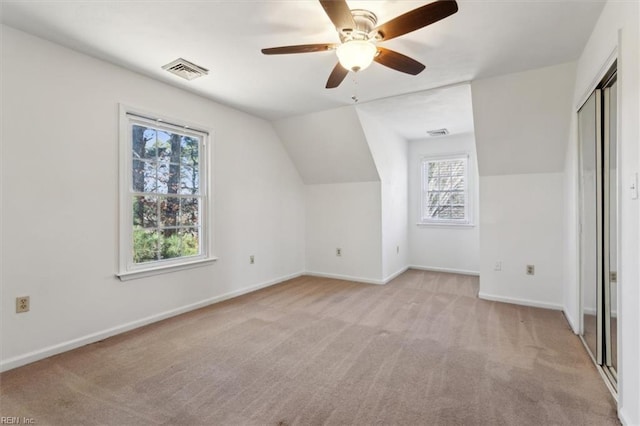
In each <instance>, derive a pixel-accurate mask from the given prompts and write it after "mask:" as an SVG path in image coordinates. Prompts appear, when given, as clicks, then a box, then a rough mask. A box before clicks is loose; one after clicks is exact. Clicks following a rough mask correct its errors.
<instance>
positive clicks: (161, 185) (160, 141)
mask: <svg viewBox="0 0 640 426" xmlns="http://www.w3.org/2000/svg"><path fill="white" fill-rule="evenodd" d="M206 137H207V134H206V133H203V132H198V131H193V130H190V129H188V128H186V127H180V126H176V125H170V124H166V123H165V122H162V121H160V120H151V119H145V118H140V117H138V116H135V115H131V114H127V115H126V130H125V136H124V139H125V144H126V146H124V147H123V148H124V149H126V152H127V155H126V159H125V160H123V161H122V165H123V166H124V168H125V172H126V177H125V178H124V179H125V185H123V187H121V190H122V189H124V194H121V196H122V197H121V200H122V202H123V205H124V208H123V207H121V221H122V223H121V226H122V227H123V230H124V231H125V232H121V238H123V239H124V240H125V241H121V251H122V252H123V253H122V254H121V267H120V269H121V273H122V272H125V273H126V272H132V271H136V270H141V269H153V268H164V267H167V266H172V265H180V264H184V263H188V262H193V261H198V260H202V259H206V258H207V255H208V253H207V252H208V250H207V244H206V243H207V241H206V240H207V238H206V235H207V232H206V231H207V229H206V228H207V226H206V225H207V223H206V217H205V212H206V201H207V197H206V196H207V193H206V176H207V174H206V168H205V167H206V162H205V161H204V159H205V158H206V157H205V155H204V150H205V146H206V145H205V141H206ZM123 255H124V257H125V258H122V256H123ZM123 270H124V271H123ZM120 276H121V278H122V275H120Z"/></svg>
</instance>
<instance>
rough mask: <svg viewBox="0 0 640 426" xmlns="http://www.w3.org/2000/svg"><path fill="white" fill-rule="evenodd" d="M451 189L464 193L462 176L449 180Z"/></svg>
mask: <svg viewBox="0 0 640 426" xmlns="http://www.w3.org/2000/svg"><path fill="white" fill-rule="evenodd" d="M451 189H455V190H457V191H464V176H455V177H452V178H451Z"/></svg>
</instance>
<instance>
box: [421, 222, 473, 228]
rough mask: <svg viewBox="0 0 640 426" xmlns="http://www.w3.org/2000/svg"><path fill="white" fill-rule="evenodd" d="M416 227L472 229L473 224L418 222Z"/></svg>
mask: <svg viewBox="0 0 640 426" xmlns="http://www.w3.org/2000/svg"><path fill="white" fill-rule="evenodd" d="M416 226H418V227H420V228H474V227H475V226H476V225H475V224H474V223H454V222H443V223H437V222H418V223H416Z"/></svg>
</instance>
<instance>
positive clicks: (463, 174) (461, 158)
mask: <svg viewBox="0 0 640 426" xmlns="http://www.w3.org/2000/svg"><path fill="white" fill-rule="evenodd" d="M468 162H469V161H468V155H466V154H464V155H455V156H448V157H437V158H425V159H423V160H422V175H421V176H422V204H421V206H420V223H422V224H452V225H454V224H458V225H468V224H470V223H471V217H470V207H469V171H468Z"/></svg>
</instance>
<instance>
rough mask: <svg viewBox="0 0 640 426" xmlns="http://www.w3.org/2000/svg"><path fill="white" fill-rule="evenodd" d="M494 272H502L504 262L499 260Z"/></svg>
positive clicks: (494, 266)
mask: <svg viewBox="0 0 640 426" xmlns="http://www.w3.org/2000/svg"><path fill="white" fill-rule="evenodd" d="M493 270H494V271H502V261H501V260H498V261H497V262H496V263H495V265H493Z"/></svg>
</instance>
